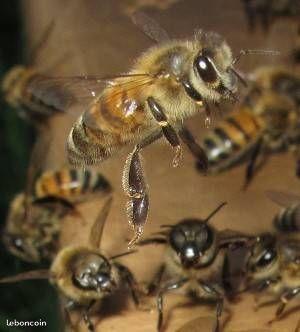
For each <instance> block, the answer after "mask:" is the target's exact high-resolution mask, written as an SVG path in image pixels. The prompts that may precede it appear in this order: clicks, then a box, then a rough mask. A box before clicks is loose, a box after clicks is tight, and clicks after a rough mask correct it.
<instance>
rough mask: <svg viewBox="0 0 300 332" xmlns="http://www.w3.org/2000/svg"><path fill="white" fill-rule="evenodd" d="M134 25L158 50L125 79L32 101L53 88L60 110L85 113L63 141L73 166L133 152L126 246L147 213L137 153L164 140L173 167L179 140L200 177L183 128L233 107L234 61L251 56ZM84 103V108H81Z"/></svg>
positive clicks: (213, 37)
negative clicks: (214, 108) (223, 106)
mask: <svg viewBox="0 0 300 332" xmlns="http://www.w3.org/2000/svg"><path fill="white" fill-rule="evenodd" d="M134 20H135V23H136V24H137V25H139V26H141V27H142V29H143V30H144V31H145V33H146V34H147V35H148V36H150V37H151V38H152V39H154V40H156V41H157V42H158V45H156V46H154V47H152V48H150V49H149V50H147V51H146V52H145V53H143V54H142V55H141V56H140V57H139V58H138V59H137V60H136V62H135V65H134V66H133V67H132V69H131V70H130V71H129V72H128V73H126V74H123V75H119V76H116V77H110V78H106V79H103V78H98V77H95V76H93V77H89V76H87V77H74V78H57V79H52V80H51V79H49V80H46V81H45V82H39V84H37V85H36V86H35V87H34V89H33V91H34V92H35V93H36V94H37V95H39V96H41V95H44V96H47V89H49V88H51V87H53V86H56V87H60V91H63V90H66V91H67V92H68V93H69V95H71V96H72V97H71V99H68V98H65V95H64V94H63V93H62V94H61V98H60V99H59V98H58V101H57V102H58V103H59V104H61V103H63V102H61V99H65V107H72V106H74V108H75V106H76V108H77V109H78V108H80V109H81V110H82V109H86V111H85V112H84V113H83V114H82V115H81V116H80V117H79V118H78V120H77V121H76V123H75V124H74V126H73V128H72V130H71V132H70V134H69V137H68V142H67V150H68V155H69V160H70V162H71V163H72V164H75V165H86V164H95V163H99V162H102V161H103V160H105V159H108V158H109V157H110V156H111V155H112V154H114V153H115V152H117V151H118V150H120V149H121V148H122V147H125V146H127V145H129V144H134V145H135V147H134V150H133V152H132V153H131V154H130V155H129V157H128V158H127V162H126V165H125V169H124V176H123V185H124V190H125V192H126V194H127V195H128V197H129V202H128V211H129V213H128V214H129V220H130V224H131V225H132V227H133V229H134V232H135V237H134V239H133V240H132V241H131V244H133V243H134V242H135V241H137V239H138V238H139V237H140V235H141V234H142V232H143V226H144V224H145V222H146V218H147V214H148V207H149V198H148V190H147V185H146V182H145V178H144V174H143V168H142V163H141V160H140V151H141V150H142V149H143V148H145V147H146V146H147V145H149V144H151V143H152V142H154V141H156V140H158V139H159V138H161V137H162V136H163V137H164V138H165V139H166V140H167V142H169V143H170V145H171V147H172V148H173V149H174V151H175V157H174V160H173V166H177V165H178V163H179V160H180V158H181V155H182V152H181V143H180V138H181V139H182V140H183V142H184V143H186V144H187V146H188V148H189V149H190V151H191V152H192V153H193V154H194V155H195V156H196V157H197V158H198V159H199V160H201V167H202V170H203V171H205V170H206V169H207V158H206V156H205V153H204V151H203V150H202V148H201V147H200V146H199V145H198V144H197V143H196V141H195V140H194V138H193V136H192V135H191V133H190V132H189V131H188V129H187V128H185V127H183V125H182V122H183V120H184V119H186V118H188V117H190V116H192V115H193V114H196V113H197V112H200V111H203V110H205V111H206V112H207V113H208V116H209V104H219V103H222V102H223V101H224V100H226V99H227V100H235V99H236V94H237V90H238V86H237V85H238V84H237V82H238V79H239V78H240V76H239V74H238V73H237V72H236V71H235V69H234V65H235V64H236V62H237V61H238V59H239V58H240V56H241V55H244V54H247V53H251V51H241V53H240V54H239V55H238V56H237V57H236V58H233V57H232V53H231V49H230V47H229V45H228V44H227V43H226V42H225V40H224V39H223V38H222V37H221V36H220V35H218V34H216V33H213V32H204V31H202V30H200V31H198V32H197V33H196V34H195V36H194V38H192V39H184V40H171V39H169V37H168V35H167V33H166V32H165V31H164V30H162V29H161V28H160V27H159V26H158V25H157V23H156V22H154V21H152V20H151V19H150V18H148V17H146V16H145V15H144V14H142V13H139V14H136V15H135V16H134ZM254 53H257V52H254ZM258 53H260V52H258ZM240 79H241V78H240ZM103 82H104V83H106V85H105V86H104V89H103V86H101V83H103ZM64 88H65V89H64ZM88 98H90V100H91V103H90V105H89V106H88V107H87V101H88Z"/></svg>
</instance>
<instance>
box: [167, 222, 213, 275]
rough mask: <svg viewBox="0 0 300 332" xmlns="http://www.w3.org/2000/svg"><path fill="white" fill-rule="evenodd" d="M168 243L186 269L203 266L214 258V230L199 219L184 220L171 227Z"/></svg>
mask: <svg viewBox="0 0 300 332" xmlns="http://www.w3.org/2000/svg"><path fill="white" fill-rule="evenodd" d="M169 243H170V245H171V248H172V249H173V250H174V251H175V252H176V254H177V256H178V257H179V259H180V262H181V264H182V265H183V266H184V267H187V268H188V267H193V266H196V265H197V266H198V265H205V264H207V263H208V262H209V261H210V259H211V257H213V256H214V255H212V252H214V243H215V235H214V230H213V229H212V228H211V227H210V226H209V225H207V223H206V222H205V221H202V220H199V219H184V220H182V221H181V222H179V223H178V224H177V225H175V226H174V227H172V230H171V232H170V235H169Z"/></svg>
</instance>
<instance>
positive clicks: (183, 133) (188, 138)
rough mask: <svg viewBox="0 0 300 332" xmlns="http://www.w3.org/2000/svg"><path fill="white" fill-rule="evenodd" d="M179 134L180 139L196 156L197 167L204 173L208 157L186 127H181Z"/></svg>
mask: <svg viewBox="0 0 300 332" xmlns="http://www.w3.org/2000/svg"><path fill="white" fill-rule="evenodd" d="M179 135H180V138H181V139H182V141H183V142H184V143H185V144H186V146H187V147H188V148H189V150H190V151H191V153H192V154H193V156H194V157H195V158H196V160H197V168H198V169H199V170H200V171H201V172H203V173H206V172H207V170H208V158H207V155H206V153H205V151H204V150H203V148H202V147H201V146H200V145H199V144H198V143H197V142H196V140H195V138H194V136H193V135H192V133H191V132H190V131H189V130H188V129H187V128H185V127H182V129H181V130H180V132H179Z"/></svg>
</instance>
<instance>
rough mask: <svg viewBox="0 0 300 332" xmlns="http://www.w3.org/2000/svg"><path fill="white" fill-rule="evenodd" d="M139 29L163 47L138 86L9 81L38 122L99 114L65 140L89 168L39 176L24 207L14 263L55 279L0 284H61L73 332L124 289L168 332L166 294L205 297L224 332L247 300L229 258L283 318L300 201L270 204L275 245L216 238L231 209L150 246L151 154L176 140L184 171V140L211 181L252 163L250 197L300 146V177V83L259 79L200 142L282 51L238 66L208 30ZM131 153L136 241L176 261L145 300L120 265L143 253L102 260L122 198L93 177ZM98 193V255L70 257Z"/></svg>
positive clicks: (14, 230)
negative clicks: (214, 122) (200, 125)
mask: <svg viewBox="0 0 300 332" xmlns="http://www.w3.org/2000/svg"><path fill="white" fill-rule="evenodd" d="M249 2H250V1H249ZM133 18H134V22H135V23H136V24H137V25H138V26H140V27H141V28H142V29H143V30H144V32H145V33H146V34H147V35H148V36H149V37H151V38H152V39H154V40H155V41H156V42H157V43H158V44H157V45H156V46H153V47H152V48H150V49H149V50H148V51H146V52H145V53H144V54H143V55H141V56H140V57H139V58H138V59H137V61H136V63H135V65H134V67H133V68H132V69H131V70H130V71H129V72H128V73H126V74H122V75H118V76H116V77H107V78H103V77H97V76H78V77H72V78H70V77H66V78H63V77H59V78H55V77H52V78H51V77H47V76H44V75H41V74H39V73H37V72H35V71H34V70H32V69H29V68H25V67H16V68H14V69H13V70H12V71H11V72H10V73H8V74H7V76H6V77H5V78H4V80H3V86H2V88H3V92H4V96H5V98H6V100H7V102H8V103H10V104H11V105H12V106H14V107H17V108H21V109H22V110H23V112H24V113H25V114H26V117H27V118H29V119H31V118H32V119H34V120H35V119H36V118H37V114H38V120H39V122H42V123H47V119H48V118H49V117H52V116H56V115H57V114H59V115H60V116H63V114H64V113H67V112H68V111H69V110H71V109H72V108H73V107H74V108H76V109H78V108H79V109H85V110H86V111H85V112H84V113H83V114H81V115H80V116H79V118H78V120H77V121H76V122H75V124H74V125H73V127H72V129H71V131H70V133H69V135H68V138H66V146H67V153H68V157H69V161H70V163H71V164H72V165H73V166H78V165H79V166H84V170H80V169H75V168H74V169H73V168H63V169H59V170H57V171H53V170H50V171H44V172H42V173H41V174H40V175H39V176H38V177H37V178H36V179H35V181H32V179H31V178H32V175H31V174H30V176H29V180H30V181H29V183H30V185H29V186H28V188H29V189H28V188H26V190H24V192H23V193H21V194H19V195H17V196H16V198H15V199H14V200H13V201H12V204H11V207H10V211H9V214H8V218H7V224H6V227H5V230H4V235H3V240H4V243H5V244H6V247H7V248H8V250H9V251H10V252H11V253H13V254H14V255H16V256H18V257H19V258H21V259H24V260H27V261H30V262H40V261H41V260H44V259H46V260H49V261H51V265H50V268H49V269H47V270H35V271H30V272H25V273H21V274H19V275H16V276H13V277H7V278H2V279H1V280H0V283H10V282H16V281H21V280H28V279H36V278H45V279H49V281H50V282H51V283H52V284H53V285H54V286H55V287H56V288H57V289H58V290H59V292H60V294H61V295H62V296H63V297H64V298H65V319H66V323H67V325H68V327H73V328H74V329H76V326H74V324H73V322H72V319H71V316H70V315H69V310H70V309H73V308H77V309H79V310H80V311H81V312H82V318H83V320H84V322H85V323H86V326H87V328H88V330H89V331H94V330H95V328H94V323H93V321H92V319H91V315H92V313H94V310H95V308H96V307H97V306H98V305H99V304H101V303H102V300H103V299H104V298H106V297H110V296H112V295H113V294H115V293H116V291H117V290H119V289H122V288H127V289H128V290H129V291H130V293H131V295H132V298H133V301H134V303H135V304H136V305H137V306H138V305H139V302H140V297H143V298H147V297H148V296H153V295H155V296H156V299H157V301H156V302H157V311H158V320H157V331H162V330H163V328H164V324H163V323H164V319H163V313H164V310H163V304H164V301H163V299H164V296H165V295H166V294H167V293H168V292H171V291H173V290H181V291H182V292H183V294H184V295H187V296H190V297H191V298H193V299H195V303H197V301H196V300H199V299H200V300H205V301H207V302H214V303H215V304H216V313H215V320H214V326H213V331H214V332H217V331H220V329H221V327H220V325H221V324H220V317H221V315H222V311H223V306H224V303H225V300H227V299H228V300H229V299H230V298H231V297H232V296H234V295H235V290H234V289H233V288H232V285H231V282H230V281H231V279H232V278H233V276H232V275H231V272H230V259H229V256H230V253H231V252H232V251H234V250H239V249H240V248H245V249H246V252H247V254H246V261H247V262H246V269H245V272H244V278H243V279H244V284H245V287H244V289H245V290H248V291H249V290H251V291H253V292H256V291H257V290H258V291H259V292H260V293H261V292H262V290H263V291H264V294H265V295H266V297H269V296H271V297H272V298H274V299H275V300H277V301H279V302H280V306H279V308H278V310H277V312H276V319H279V318H280V317H281V314H282V312H283V310H284V308H285V305H286V303H287V302H288V301H289V300H291V299H293V298H294V297H296V296H297V295H298V293H299V292H300V283H298V281H297V280H299V275H298V274H299V271H300V270H299V269H298V265H299V264H300V263H299V262H300V261H299V256H298V251H299V249H298V242H297V241H298V240H297V237H295V238H294V235H295V231H298V229H299V227H300V226H299V225H300V220H298V219H299V211H300V199H298V198H297V197H294V201H293V204H291V200H290V199H288V198H291V196H290V195H285V194H281V193H275V192H272V193H271V194H270V195H271V196H272V199H274V200H276V201H279V202H280V204H285V205H286V204H287V205H288V206H287V207H286V209H285V210H284V211H282V212H281V213H280V214H279V215H278V216H276V218H275V222H274V223H275V225H276V230H277V231H276V232H273V233H272V234H271V233H270V234H261V235H258V236H255V235H248V234H243V233H240V232H237V231H233V230H217V229H216V228H214V227H213V226H211V225H210V220H211V218H212V217H213V216H214V215H215V214H216V213H217V212H218V211H219V210H220V209H221V208H222V207H223V206H224V205H225V203H222V204H220V205H219V206H218V207H217V208H216V209H215V210H214V211H213V212H212V213H211V214H210V215H209V216H207V217H206V218H204V219H196V218H193V219H192V218H189V219H184V220H181V221H179V222H178V223H175V224H170V225H162V226H161V230H160V231H158V232H157V233H155V234H153V235H152V236H151V237H149V238H146V239H140V237H141V236H142V233H143V229H144V225H145V223H146V220H147V215H148V210H149V203H150V200H149V191H148V185H147V182H146V179H145V174H144V169H143V165H142V159H141V152H142V151H143V149H144V148H145V147H146V146H148V145H150V144H152V143H153V142H154V141H156V140H158V139H160V138H164V139H165V140H166V141H167V142H168V143H169V144H170V146H171V148H172V149H173V151H174V159H173V161H172V165H173V166H175V167H176V166H177V165H178V164H179V163H180V161H181V158H182V146H181V141H182V142H183V143H185V144H186V145H187V147H188V148H189V150H190V152H191V153H192V154H193V156H194V157H195V158H196V162H197V168H198V169H199V170H200V171H201V172H206V171H209V172H211V173H214V172H218V171H221V170H226V169H227V168H229V167H231V166H232V165H235V164H237V163H239V162H241V161H243V160H245V158H247V157H248V156H249V159H250V162H249V165H248V167H247V174H246V185H248V183H249V182H250V180H251V179H252V177H253V175H254V173H255V171H256V168H257V161H258V157H259V156H260V155H263V156H265V155H267V154H269V152H273V151H282V150H284V149H289V148H293V149H294V150H295V151H296V156H297V175H300V159H299V156H298V154H299V153H298V149H299V142H300V140H299V139H300V135H299V120H298V111H299V105H300V74H299V73H297V72H296V71H289V70H288V69H286V68H267V67H266V68H260V69H258V70H257V71H256V72H255V73H254V75H252V76H251V77H250V78H251V82H250V88H249V91H248V92H247V95H246V97H245V98H244V100H243V101H242V103H240V104H239V105H238V106H237V110H236V111H235V112H234V113H232V114H229V115H228V116H227V117H226V118H225V119H224V120H222V121H221V122H220V124H219V125H218V126H217V127H216V128H214V129H212V130H211V131H210V133H209V134H208V135H207V137H205V138H204V139H203V142H201V143H200V144H198V143H197V142H196V140H195V139H194V137H193V135H192V134H191V133H190V131H189V130H188V129H187V128H186V127H185V126H184V125H183V121H184V120H185V119H187V118H189V117H190V116H192V115H194V114H196V113H197V112H200V111H203V110H204V111H205V112H206V116H207V122H210V113H211V109H212V106H214V105H219V104H222V105H223V103H224V102H226V100H227V101H236V100H237V93H238V85H239V82H240V83H245V81H244V79H243V77H242V76H241V74H240V73H239V72H238V71H237V70H236V69H235V64H236V63H237V62H238V60H239V59H240V57H241V56H242V55H244V54H249V53H263V54H268V53H272V52H268V51H250V50H242V51H241V52H240V53H239V54H238V55H237V56H236V57H233V55H232V52H231V49H230V47H229V45H228V44H227V43H226V42H225V40H224V39H223V38H222V37H221V36H220V35H218V34H216V33H213V32H204V31H202V30H200V31H198V32H197V33H196V34H195V37H194V38H193V39H189V40H171V39H170V38H169V36H168V35H167V33H166V32H165V31H164V30H163V29H162V28H161V27H159V26H158V24H157V23H156V22H154V21H153V20H151V19H150V18H149V17H147V16H145V15H144V14H142V13H137V14H135V15H134V16H133ZM103 84H104V88H103ZM87 91H88V93H87ZM130 145H134V147H133V150H132V152H131V153H130V154H129V155H128V157H127V159H126V163H125V167H124V172H123V179H122V184H123V189H124V192H125V194H126V195H127V197H128V204H127V212H128V220H129V223H130V225H131V226H132V228H133V230H134V233H135V234H134V237H133V239H132V240H131V241H130V243H129V247H132V246H133V245H134V244H138V246H139V248H140V247H144V246H146V245H151V244H159V245H163V246H165V249H166V255H165V259H164V261H163V262H162V264H161V267H160V268H159V270H158V271H157V273H155V277H154V278H153V280H152V281H151V282H150V284H149V285H148V287H146V288H147V289H146V291H145V290H144V289H142V287H141V286H140V285H139V283H138V282H137V281H136V278H135V277H134V275H133V273H132V272H131V271H130V270H129V269H128V268H127V267H126V266H125V265H123V264H121V263H119V262H118V261H117V259H118V258H120V257H123V256H126V255H129V254H132V255H133V254H134V253H135V251H125V252H122V253H120V254H118V255H114V256H106V255H104V254H103V253H102V251H101V249H100V244H101V239H102V234H103V230H104V226H105V222H106V220H107V218H108V215H109V212H110V210H111V204H112V188H111V186H110V184H109V182H108V181H107V180H106V179H105V178H104V177H103V176H102V175H101V174H100V173H97V172H94V171H91V170H85V167H87V166H90V165H94V164H99V163H101V162H103V161H104V160H106V159H109V158H110V157H111V156H112V155H113V154H114V153H116V152H118V151H119V150H120V149H121V148H123V147H126V146H130ZM32 159H33V160H35V158H32ZM32 182H33V184H32ZM99 195H100V196H101V197H102V198H103V199H104V203H103V204H102V206H101V208H100V210H99V213H98V216H97V217H96V219H95V221H94V223H93V225H92V227H91V229H90V236H89V242H88V244H87V245H85V246H84V245H73V246H66V247H62V248H60V247H59V235H60V230H61V227H62V223H63V219H64V217H65V216H67V215H68V214H70V213H72V214H73V215H74V217H76V218H78V220H79V221H80V220H84V217H83V216H82V215H81V213H80V212H79V211H78V209H77V207H78V205H79V204H80V203H82V202H86V201H87V200H89V199H91V198H94V197H98V196H99ZM287 201H288V203H286V202H287ZM236 293H239V291H237V292H236ZM196 324H197V323H196ZM184 330H185V331H188V330H189V328H185V329H184ZM182 331H183V329H182Z"/></svg>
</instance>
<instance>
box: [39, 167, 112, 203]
mask: <svg viewBox="0 0 300 332" xmlns="http://www.w3.org/2000/svg"><path fill="white" fill-rule="evenodd" d="M111 190H112V188H111V186H110V184H109V182H108V181H107V180H106V179H105V177H104V176H103V175H101V174H100V173H98V172H95V171H92V170H85V171H84V170H81V169H68V168H64V169H61V170H58V171H47V172H44V173H43V174H42V175H41V176H40V177H39V178H38V180H37V181H36V183H35V187H34V194H33V196H34V197H35V198H37V199H42V198H45V197H49V196H50V197H58V198H62V199H66V200H68V201H70V202H76V201H82V200H84V198H85V197H86V196H87V195H90V194H102V193H103V194H105V193H108V192H110V191H111Z"/></svg>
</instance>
